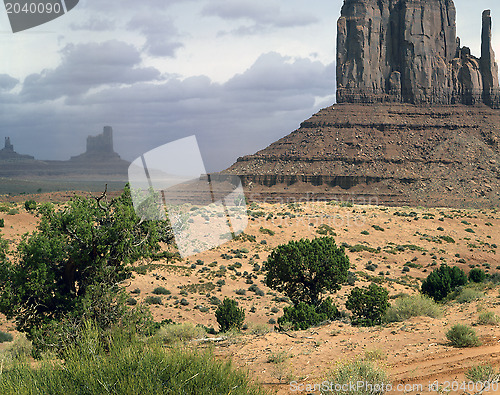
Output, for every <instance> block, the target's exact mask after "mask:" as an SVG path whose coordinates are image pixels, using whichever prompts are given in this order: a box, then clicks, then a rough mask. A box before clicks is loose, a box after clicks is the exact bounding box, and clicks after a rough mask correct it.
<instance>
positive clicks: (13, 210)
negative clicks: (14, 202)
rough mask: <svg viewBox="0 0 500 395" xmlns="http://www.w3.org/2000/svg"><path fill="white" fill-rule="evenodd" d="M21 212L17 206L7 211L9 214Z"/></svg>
mask: <svg viewBox="0 0 500 395" xmlns="http://www.w3.org/2000/svg"><path fill="white" fill-rule="evenodd" d="M16 214H19V210H18V209H17V208H11V209H10V210H9V211H7V215H16Z"/></svg>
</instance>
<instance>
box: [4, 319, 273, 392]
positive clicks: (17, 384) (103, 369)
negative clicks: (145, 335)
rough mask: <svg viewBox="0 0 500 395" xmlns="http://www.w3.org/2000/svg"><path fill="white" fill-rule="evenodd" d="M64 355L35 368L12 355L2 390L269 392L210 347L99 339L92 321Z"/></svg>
mask: <svg viewBox="0 0 500 395" xmlns="http://www.w3.org/2000/svg"><path fill="white" fill-rule="evenodd" d="M160 340H161V339H160ZM62 357H63V359H62V360H63V361H64V362H58V363H54V362H53V361H51V360H42V363H41V364H40V365H39V366H38V367H36V368H35V367H33V366H32V365H30V364H25V363H22V362H18V361H16V360H14V361H13V362H12V363H10V365H9V366H5V367H4V368H3V371H2V374H1V375H0V393H2V394H3V395H14V394H20V393H23V394H40V395H45V394H47V395H48V394H54V393H61V390H62V389H64V393H65V394H68V395H73V394H75V395H76V394H89V395H93V394H95V395H101V394H103V393H115V394H141V393H142V394H155V393H163V391H164V390H165V388H166V386H167V387H168V390H169V391H170V392H171V393H174V394H181V393H188V394H221V393H224V394H229V393H231V394H241V395H243V394H245V395H246V394H255V395H260V394H262V395H264V394H266V393H267V392H266V391H265V390H263V389H262V388H260V387H259V386H258V385H256V384H254V383H253V382H252V381H251V380H250V378H249V377H248V375H247V374H246V373H243V372H242V371H239V370H236V369H234V368H233V367H232V366H231V363H230V362H225V361H224V362H223V361H219V360H217V359H215V358H214V357H213V356H212V355H211V354H210V353H208V352H197V351H188V350H185V349H182V348H175V349H171V350H169V349H166V348H164V347H163V346H162V342H159V341H155V339H153V338H149V339H148V340H147V342H143V341H139V340H138V339H137V338H136V336H135V335H134V334H133V333H125V332H123V331H113V332H112V333H110V335H109V336H108V338H107V340H106V342H103V341H102V340H101V338H100V336H99V329H98V328H97V327H96V326H95V325H93V324H91V323H86V325H85V328H84V330H82V332H81V334H80V335H79V337H78V339H77V341H76V342H75V344H73V345H72V346H71V347H69V348H67V349H66V350H65V351H64V353H63V355H62Z"/></svg>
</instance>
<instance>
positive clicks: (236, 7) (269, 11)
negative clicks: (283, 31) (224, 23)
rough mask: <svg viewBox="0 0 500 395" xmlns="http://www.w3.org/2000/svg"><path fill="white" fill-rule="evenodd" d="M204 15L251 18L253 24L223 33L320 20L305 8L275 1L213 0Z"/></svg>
mask: <svg viewBox="0 0 500 395" xmlns="http://www.w3.org/2000/svg"><path fill="white" fill-rule="evenodd" d="M202 15H205V16H217V17H219V18H222V19H225V20H250V21H252V22H253V24H252V25H249V26H247V25H245V26H240V27H238V28H236V29H233V30H231V31H230V32H226V31H221V34H236V35H251V34H258V33H262V32H263V31H266V30H269V29H271V28H286V27H298V26H307V25H311V24H314V23H317V22H318V18H317V17H316V16H314V15H308V14H304V13H303V10H301V11H294V10H283V7H282V5H281V4H280V3H278V2H275V1H268V2H259V1H248V0H245V1H241V0H238V1H236V0H216V1H211V2H210V3H209V4H207V5H206V6H205V7H204V8H203V9H202Z"/></svg>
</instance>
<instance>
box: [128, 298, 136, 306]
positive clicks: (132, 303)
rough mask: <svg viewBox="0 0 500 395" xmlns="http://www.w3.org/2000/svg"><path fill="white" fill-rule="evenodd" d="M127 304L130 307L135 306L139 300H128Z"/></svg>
mask: <svg viewBox="0 0 500 395" xmlns="http://www.w3.org/2000/svg"><path fill="white" fill-rule="evenodd" d="M127 304H128V305H129V306H135V305H136V304H137V299H136V298H128V299H127Z"/></svg>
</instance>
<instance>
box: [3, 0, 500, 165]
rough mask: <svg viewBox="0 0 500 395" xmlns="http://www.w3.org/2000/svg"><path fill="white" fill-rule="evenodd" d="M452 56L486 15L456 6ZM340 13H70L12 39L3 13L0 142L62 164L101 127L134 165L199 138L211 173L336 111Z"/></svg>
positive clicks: (237, 8) (489, 2)
mask: <svg viewBox="0 0 500 395" xmlns="http://www.w3.org/2000/svg"><path fill="white" fill-rule="evenodd" d="M455 4H456V6H457V12H458V15H457V25H458V35H459V36H460V37H461V39H462V45H468V46H470V47H471V49H472V53H473V54H475V55H476V56H479V55H480V31H481V13H482V10H483V9H487V8H489V9H491V10H492V15H493V22H494V32H493V33H494V49H495V51H496V53H497V55H500V2H499V1H498V0H475V1H474V2H471V1H470V0H455ZM341 5H342V0H308V1H306V0H288V1H286V2H285V1H279V0H139V1H138V0H136V1H133V0H107V1H102V0H80V3H79V4H78V6H77V7H76V8H74V9H73V10H72V11H70V12H69V13H67V14H66V15H64V16H62V17H60V18H58V19H56V20H54V21H51V22H49V23H47V24H45V25H42V26H39V27H35V28H33V29H30V30H27V31H24V32H19V33H15V34H13V33H12V31H11V30H10V26H9V22H8V19H7V15H6V13H5V12H4V11H5V10H4V9H3V6H1V7H2V8H1V9H0V48H1V51H2V53H1V55H0V128H1V130H2V133H1V134H0V139H1V140H2V141H3V136H10V137H11V140H12V142H13V144H14V146H15V149H16V151H17V152H19V153H23V154H31V155H34V156H35V157H36V158H37V159H62V160H65V159H69V157H70V156H72V155H77V154H80V153H81V152H83V151H84V150H85V139H86V136H87V135H89V134H93V135H96V134H98V133H101V132H102V128H103V126H104V125H111V126H112V127H113V130H114V136H115V150H116V151H117V152H118V153H119V154H120V155H121V156H122V157H123V158H125V159H127V160H133V159H135V158H136V157H137V156H139V155H141V154H142V153H144V152H146V151H148V150H151V149H153V148H155V147H158V146H160V145H162V144H165V143H168V142H170V141H173V140H176V139H178V138H181V137H185V136H189V135H193V134H194V135H196V136H197V139H198V142H199V145H200V148H201V152H202V155H203V159H204V161H205V165H206V168H207V170H208V171H215V170H221V169H223V168H226V167H228V166H229V165H231V164H232V163H233V162H234V161H235V160H236V158H237V157H238V156H242V155H246V154H251V153H254V152H255V151H257V150H259V149H262V148H264V147H266V146H267V145H269V144H270V143H271V142H273V141H275V140H277V139H278V138H280V137H283V136H285V135H286V134H288V133H290V132H291V131H293V130H295V129H296V128H298V126H299V124H300V122H301V121H303V120H304V119H307V118H309V117H310V116H311V115H312V114H314V113H315V112H316V111H318V110H319V109H321V108H323V107H326V106H329V105H331V104H333V103H334V102H335V36H336V20H337V18H338V17H339V15H340V8H341Z"/></svg>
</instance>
